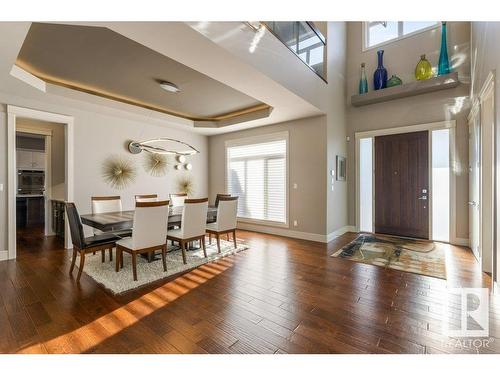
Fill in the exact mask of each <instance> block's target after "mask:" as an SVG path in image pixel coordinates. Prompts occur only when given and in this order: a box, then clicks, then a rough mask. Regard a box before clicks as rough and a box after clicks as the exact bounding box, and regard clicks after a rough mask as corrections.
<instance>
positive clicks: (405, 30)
mask: <svg viewBox="0 0 500 375" xmlns="http://www.w3.org/2000/svg"><path fill="white" fill-rule="evenodd" d="M363 25H364V27H363V28H364V45H363V47H364V49H369V48H372V47H376V46H379V45H383V44H387V43H389V42H394V41H396V40H399V39H403V38H406V37H408V36H410V35H414V34H418V33H421V32H423V31H426V30H430V29H432V28H435V27H437V26H439V22H438V21H371V22H365V23H364V24H363Z"/></svg>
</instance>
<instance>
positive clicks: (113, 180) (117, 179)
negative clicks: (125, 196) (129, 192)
mask: <svg viewBox="0 0 500 375" xmlns="http://www.w3.org/2000/svg"><path fill="white" fill-rule="evenodd" d="M136 176H137V169H136V167H135V164H134V163H133V162H132V161H131V160H130V159H127V158H123V157H119V156H116V155H113V156H110V157H109V158H107V159H106V160H105V161H104V163H103V165H102V177H103V178H104V181H106V182H107V183H108V184H109V185H110V186H111V187H112V188H114V189H119V190H121V189H124V188H125V187H127V186H128V185H130V184H131V183H132V182H133V181H134V180H135V178H136Z"/></svg>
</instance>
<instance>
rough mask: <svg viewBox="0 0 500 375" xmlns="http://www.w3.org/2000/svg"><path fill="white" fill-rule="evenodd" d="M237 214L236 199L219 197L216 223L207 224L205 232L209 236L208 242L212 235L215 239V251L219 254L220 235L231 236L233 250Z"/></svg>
mask: <svg viewBox="0 0 500 375" xmlns="http://www.w3.org/2000/svg"><path fill="white" fill-rule="evenodd" d="M237 212H238V197H220V200H219V207H218V209H217V221H216V222H215V223H208V224H207V227H206V230H207V233H208V234H209V241H210V243H211V242H212V236H211V235H212V234H213V235H215V237H216V239H217V251H218V252H219V253H220V252H221V249H220V235H221V234H224V233H227V234H228V235H229V233H232V234H233V243H234V248H235V249H236V248H237V244H236V223H237V220H236V217H237Z"/></svg>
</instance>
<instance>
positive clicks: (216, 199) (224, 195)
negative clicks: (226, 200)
mask: <svg viewBox="0 0 500 375" xmlns="http://www.w3.org/2000/svg"><path fill="white" fill-rule="evenodd" d="M230 196H231V194H222V193H217V195H216V196H215V207H219V201H220V198H221V197H230Z"/></svg>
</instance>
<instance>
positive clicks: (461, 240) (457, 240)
mask: <svg viewBox="0 0 500 375" xmlns="http://www.w3.org/2000/svg"><path fill="white" fill-rule="evenodd" d="M451 244H452V245H458V246H467V247H468V246H469V239H468V238H455V239H454V240H453V241H451Z"/></svg>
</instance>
